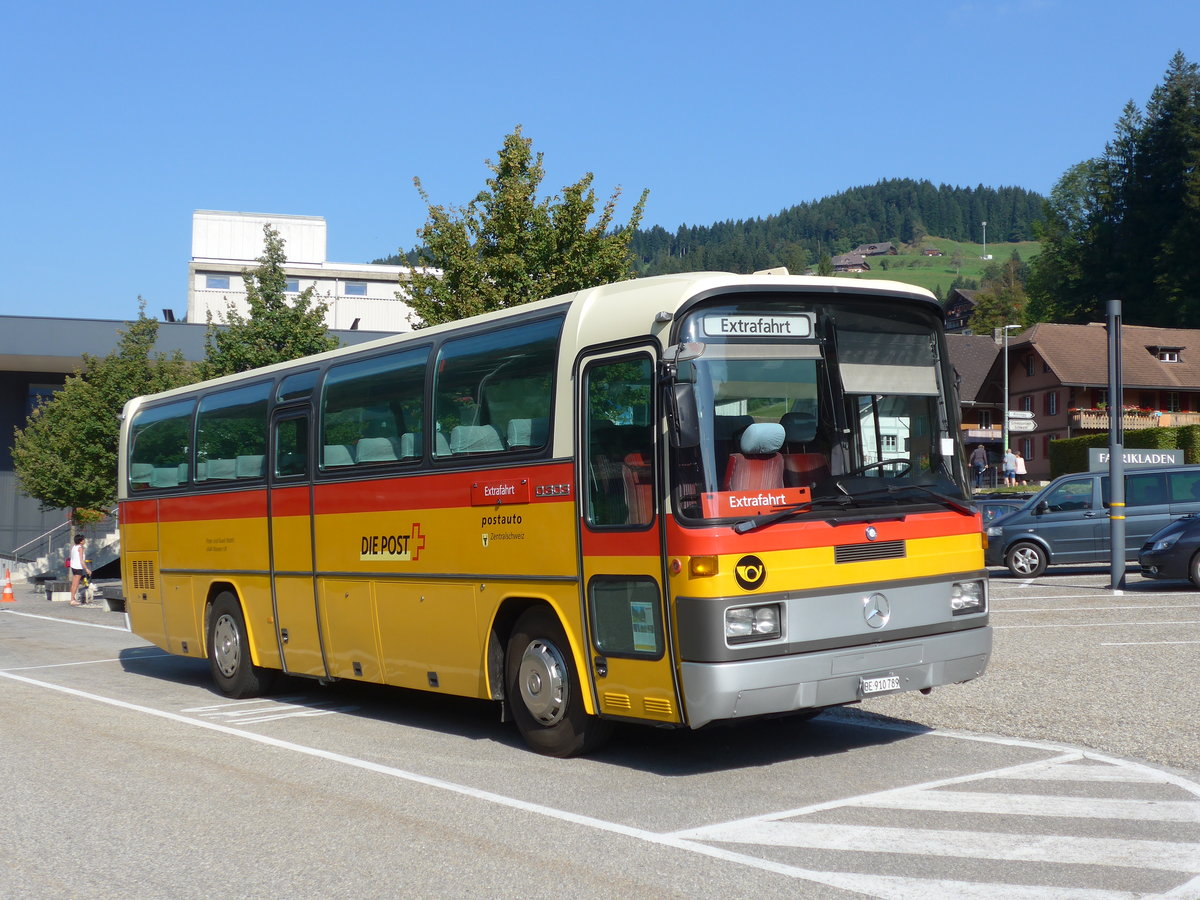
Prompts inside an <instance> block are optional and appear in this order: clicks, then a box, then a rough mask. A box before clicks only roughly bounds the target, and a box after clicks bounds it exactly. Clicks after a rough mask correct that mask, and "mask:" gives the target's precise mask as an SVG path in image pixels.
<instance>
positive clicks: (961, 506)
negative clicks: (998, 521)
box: [848, 484, 975, 516]
mask: <svg viewBox="0 0 1200 900" xmlns="http://www.w3.org/2000/svg"><path fill="white" fill-rule="evenodd" d="M904 491H920V492H921V493H922V494H928V495H929V496H930V497H933V498H934V499H935V500H937V501H938V502H939V503H941V504H942V506H945V507H948V508H950V509H952V510H954V511H955V512H960V513H962V514H963V515H966V516H973V515H975V510H974V508H972V507H970V506H968V505H967V504H966V503H963V502H961V501H959V500H955V499H954V498H953V497H947V496H946V495H945V494H942V493H939V492H937V491H935V490H932V489H931V488H927V487H925V486H924V485H921V484H895V485H888V486H887V487H882V488H878V489H876V490H873V491H863V492H862V493H858V494H849V495H848V496H850V497H853V498H854V499H855V500H857V499H859V498H861V497H871V496H874V495H876V494H899V493H903V492H904Z"/></svg>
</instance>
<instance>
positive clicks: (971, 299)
mask: <svg viewBox="0 0 1200 900" xmlns="http://www.w3.org/2000/svg"><path fill="white" fill-rule="evenodd" d="M978 293H979V292H978V291H968V290H964V289H962V288H955V289H954V290H952V291H951V292H950V295H949V296H948V297H947V298H946V304H945V310H946V330H947V331H950V332H957V333H962V332H966V331H967V330H968V329H969V328H970V326H971V316H972V315H974V313H975V295H976V294H978Z"/></svg>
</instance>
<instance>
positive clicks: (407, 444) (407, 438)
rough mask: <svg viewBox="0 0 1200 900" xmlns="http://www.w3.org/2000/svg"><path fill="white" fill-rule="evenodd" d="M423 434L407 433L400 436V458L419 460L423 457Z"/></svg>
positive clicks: (416, 432) (417, 432)
mask: <svg viewBox="0 0 1200 900" xmlns="http://www.w3.org/2000/svg"><path fill="white" fill-rule="evenodd" d="M421 436H422V435H421V432H419V431H406V432H405V433H404V434H402V435H400V450H399V454H400V458H401V459H419V458H420V456H421Z"/></svg>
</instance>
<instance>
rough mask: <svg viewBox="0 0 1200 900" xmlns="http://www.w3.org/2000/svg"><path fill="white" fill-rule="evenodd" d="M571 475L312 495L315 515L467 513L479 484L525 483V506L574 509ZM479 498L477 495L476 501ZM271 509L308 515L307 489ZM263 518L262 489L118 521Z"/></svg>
mask: <svg viewBox="0 0 1200 900" xmlns="http://www.w3.org/2000/svg"><path fill="white" fill-rule="evenodd" d="M574 473H575V469H574V466H573V465H572V464H571V463H569V462H567V463H552V464H549V465H537V466H523V467H521V468H519V469H499V470H486V471H479V472H447V473H444V474H436V473H429V472H422V473H420V474H414V475H401V476H397V477H394V478H381V479H378V480H371V481H343V482H337V483H325V484H318V485H317V486H316V489H315V499H314V505H315V509H314V512H315V513H316V514H318V515H321V514H334V513H359V512H386V511H388V510H395V509H404V510H417V509H470V508H471V507H472V505H473V504H472V490H473V489H475V488H477V487H478V486H479V485H481V484H505V483H508V482H513V483H515V484H521V483H522V482H525V483H526V485H527V486H528V488H529V498H530V499H529V503H564V502H566V503H573V502H574V500H575V484H574ZM539 492H541V493H540V494H539ZM478 493H479V492H476V494H477V495H478ZM272 504H273V507H272V508H273V510H274V514H275V515H277V516H296V515H307V514H308V485H302V486H297V487H286V488H275V490H274V493H273V495H272ZM496 505H497V506H501V507H503V506H510V507H511V506H525V505H528V504H524V503H504V502H503V498H501V502H499V503H498V504H496ZM478 508H479V509H491V508H493V507H492V506H486V507H485V506H480V507H478ZM266 514H267V491H266V489H265V488H258V489H255V490H246V491H230V492H223V493H197V494H188V495H186V496H169V495H168V496H164V497H160V498H157V499H154V500H149V499H147V500H126V501H125V502H124V503H123V504H122V506H121V521H122V522H125V523H126V524H134V523H149V522H156V521H162V522H190V521H204V520H207V519H247V518H254V517H256V516H265V515H266Z"/></svg>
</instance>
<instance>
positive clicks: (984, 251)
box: [981, 222, 987, 259]
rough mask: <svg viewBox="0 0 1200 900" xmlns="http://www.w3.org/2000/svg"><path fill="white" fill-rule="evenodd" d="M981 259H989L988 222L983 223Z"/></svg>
mask: <svg viewBox="0 0 1200 900" xmlns="http://www.w3.org/2000/svg"><path fill="white" fill-rule="evenodd" d="M981 259H987V222H984V223H983V256H982V257H981Z"/></svg>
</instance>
